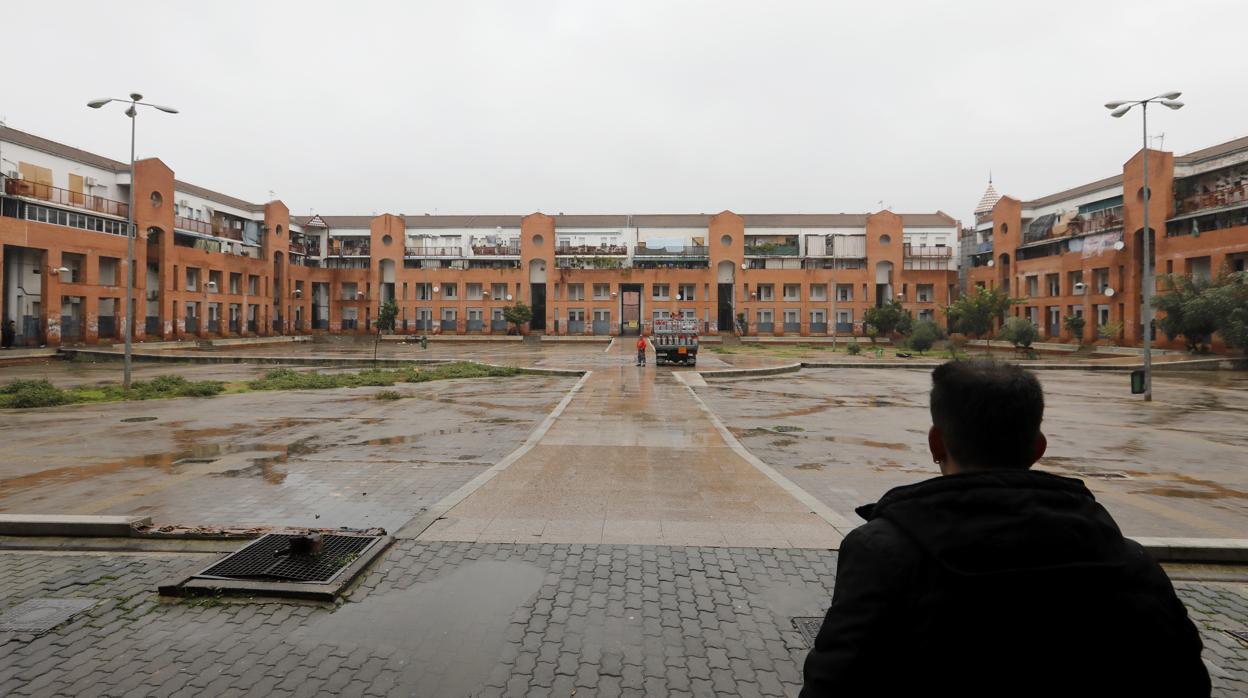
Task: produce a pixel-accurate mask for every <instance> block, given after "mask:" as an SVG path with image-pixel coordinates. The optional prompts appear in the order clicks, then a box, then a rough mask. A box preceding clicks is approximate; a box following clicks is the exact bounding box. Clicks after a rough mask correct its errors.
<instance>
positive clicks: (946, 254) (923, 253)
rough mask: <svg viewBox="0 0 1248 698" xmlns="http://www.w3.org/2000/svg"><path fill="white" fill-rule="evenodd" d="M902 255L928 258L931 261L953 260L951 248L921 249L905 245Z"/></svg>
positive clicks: (920, 247)
mask: <svg viewBox="0 0 1248 698" xmlns="http://www.w3.org/2000/svg"><path fill="white" fill-rule="evenodd" d="M902 255H903V256H905V257H928V258H932V259H953V248H952V247H923V246H919V245H906V246H905V247H903V248H902Z"/></svg>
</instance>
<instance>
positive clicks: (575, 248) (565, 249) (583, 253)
mask: <svg viewBox="0 0 1248 698" xmlns="http://www.w3.org/2000/svg"><path fill="white" fill-rule="evenodd" d="M627 254H628V246H627V245H568V244H564V243H560V244H559V245H558V246H556V247H555V255H556V256H560V257H622V256H625V255H627Z"/></svg>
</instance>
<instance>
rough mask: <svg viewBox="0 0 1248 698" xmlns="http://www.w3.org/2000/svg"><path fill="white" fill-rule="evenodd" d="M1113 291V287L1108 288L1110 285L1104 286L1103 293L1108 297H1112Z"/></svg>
mask: <svg viewBox="0 0 1248 698" xmlns="http://www.w3.org/2000/svg"><path fill="white" fill-rule="evenodd" d="M1115 293H1116V291H1114V289H1112V288H1110V287H1108V286H1106V287H1105V295H1107V296H1109V297H1111V298H1112V297H1113V295H1114V294H1115Z"/></svg>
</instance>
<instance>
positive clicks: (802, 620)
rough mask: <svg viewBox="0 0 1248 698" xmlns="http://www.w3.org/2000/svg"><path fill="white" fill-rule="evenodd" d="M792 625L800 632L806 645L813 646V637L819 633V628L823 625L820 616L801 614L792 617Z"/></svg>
mask: <svg viewBox="0 0 1248 698" xmlns="http://www.w3.org/2000/svg"><path fill="white" fill-rule="evenodd" d="M793 627H794V628H797V631H798V632H799V633H801V634H802V637H803V638H804V639H805V640H806V646H807V647H814V646H815V637H816V636H818V635H819V628H821V627H823V617H822V616H801V617H798V618H794V619H793Z"/></svg>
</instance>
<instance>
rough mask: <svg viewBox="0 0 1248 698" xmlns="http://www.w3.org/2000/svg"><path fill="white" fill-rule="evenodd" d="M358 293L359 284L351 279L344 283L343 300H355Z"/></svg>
mask: <svg viewBox="0 0 1248 698" xmlns="http://www.w3.org/2000/svg"><path fill="white" fill-rule="evenodd" d="M251 278H253V279H254V278H256V277H254V276H253V277H251ZM252 293H255V291H254V290H253V291H252ZM358 294H359V286H358V285H357V284H356V283H355V282H351V281H349V282H347V283H344V284H343V285H342V300H344V301H353V300H355V297H356V296H357V295H358Z"/></svg>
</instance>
